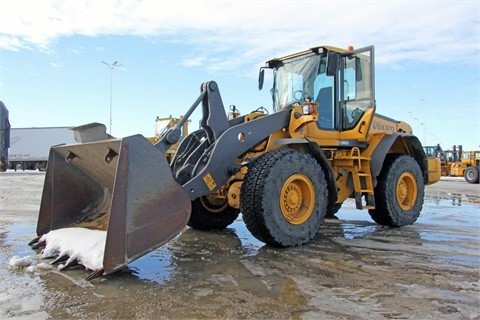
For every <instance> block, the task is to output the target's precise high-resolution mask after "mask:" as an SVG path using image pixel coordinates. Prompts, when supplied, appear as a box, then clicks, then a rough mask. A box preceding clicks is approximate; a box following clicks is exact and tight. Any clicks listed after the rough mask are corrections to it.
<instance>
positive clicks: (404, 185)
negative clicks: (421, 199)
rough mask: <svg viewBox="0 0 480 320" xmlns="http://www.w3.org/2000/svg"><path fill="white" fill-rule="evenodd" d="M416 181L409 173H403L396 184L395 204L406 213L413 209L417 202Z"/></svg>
mask: <svg viewBox="0 0 480 320" xmlns="http://www.w3.org/2000/svg"><path fill="white" fill-rule="evenodd" d="M417 194H418V189H417V181H416V180H415V176H414V175H413V174H411V173H410V172H404V173H403V174H402V175H401V176H400V178H399V179H398V182H397V203H398V205H399V206H400V208H402V210H405V211H408V210H411V209H412V208H413V206H414V205H415V202H416V201H417Z"/></svg>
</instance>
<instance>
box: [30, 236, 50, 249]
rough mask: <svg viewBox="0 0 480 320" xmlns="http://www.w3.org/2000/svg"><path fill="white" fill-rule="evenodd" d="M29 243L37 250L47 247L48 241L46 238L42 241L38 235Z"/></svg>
mask: <svg viewBox="0 0 480 320" xmlns="http://www.w3.org/2000/svg"><path fill="white" fill-rule="evenodd" d="M34 240H36V242H34ZM29 245H30V246H31V247H32V249H34V250H36V249H42V248H45V246H46V245H47V242H46V241H45V240H43V241H40V237H37V238H35V239H33V240H32V241H30V243H29Z"/></svg>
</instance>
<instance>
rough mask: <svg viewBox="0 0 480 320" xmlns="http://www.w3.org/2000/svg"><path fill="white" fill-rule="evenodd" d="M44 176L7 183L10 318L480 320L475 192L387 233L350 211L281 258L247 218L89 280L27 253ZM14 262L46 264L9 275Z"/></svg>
mask: <svg viewBox="0 0 480 320" xmlns="http://www.w3.org/2000/svg"><path fill="white" fill-rule="evenodd" d="M43 177H44V176H43V175H42V174H8V173H7V174H6V175H2V176H0V210H1V214H0V279H1V281H2V288H3V290H2V291H1V292H0V316H1V317H2V318H28V319H48V318H55V319H58V318H89V319H90V318H91V319H119V318H146V319H172V318H173V319H212V318H215V319H217V318H218V319H226V318H229V319H244V318H249V319H250V318H255V319H474V318H479V317H480V313H479V310H480V300H479V299H480V278H479V276H480V274H479V271H480V249H479V248H480V247H479V244H480V234H479V228H480V203H479V201H478V200H479V198H478V197H479V196H480V193H478V192H477V190H478V191H480V189H468V188H472V185H468V184H466V183H465V184H462V183H460V182H459V181H442V182H440V183H439V185H438V186H437V187H436V188H432V187H433V186H432V187H428V188H427V197H426V199H425V205H424V209H423V211H422V214H421V216H420V218H419V219H418V221H417V223H415V224H414V225H411V226H407V227H403V228H399V229H388V228H384V227H380V226H377V225H376V224H374V223H373V222H372V220H371V219H370V218H369V216H368V213H367V212H363V211H358V210H355V209H354V204H353V202H346V203H345V204H344V205H343V207H342V209H341V210H340V211H339V213H338V219H335V220H333V219H329V220H326V222H325V224H324V225H323V227H322V229H321V232H320V234H319V235H318V236H317V237H316V238H315V239H314V241H312V242H311V243H310V244H308V245H306V246H303V247H299V248H293V249H274V248H269V247H266V246H264V245H263V244H262V243H260V242H258V241H257V240H256V239H255V238H253V237H252V236H251V235H250V234H249V232H248V231H247V230H246V228H245V225H244V224H243V222H242V220H241V218H240V219H238V220H237V221H235V222H234V223H233V224H232V225H231V227H230V228H229V229H227V230H224V231H222V232H215V233H206V232H199V231H195V230H192V229H189V228H187V229H185V230H184V231H183V232H182V233H181V234H180V235H179V236H178V237H176V238H175V239H173V240H172V241H170V242H169V243H168V244H167V245H166V246H164V247H162V248H160V249H158V250H156V251H154V252H152V253H150V254H148V255H146V256H144V257H142V258H140V259H138V260H137V261H135V262H133V263H132V264H130V265H129V267H128V269H127V270H125V271H124V272H121V273H118V274H115V275H112V276H109V277H101V278H98V279H95V280H93V281H91V282H87V281H85V280H84V278H85V276H86V275H87V274H88V273H87V272H86V271H85V270H82V269H81V268H78V269H72V270H68V271H65V272H59V271H57V270H56V269H55V268H52V269H47V267H48V266H46V265H42V264H41V263H42V262H43V260H42V259H40V258H39V256H37V255H36V252H34V251H32V250H31V249H30V248H29V247H28V245H27V243H28V241H29V240H31V238H32V237H33V236H34V235H35V226H36V218H37V212H38V205H39V201H40V193H41V188H42V184H43ZM440 184H441V185H440ZM464 187H465V188H467V189H465V190H467V191H462V190H464ZM473 187H474V188H476V186H473ZM450 189H451V190H450ZM15 255H16V256H21V257H22V256H28V255H30V256H32V257H33V260H34V263H37V264H38V265H37V267H36V268H32V269H33V270H30V271H27V269H26V268H8V263H9V260H10V259H11V258H12V257H13V256H15Z"/></svg>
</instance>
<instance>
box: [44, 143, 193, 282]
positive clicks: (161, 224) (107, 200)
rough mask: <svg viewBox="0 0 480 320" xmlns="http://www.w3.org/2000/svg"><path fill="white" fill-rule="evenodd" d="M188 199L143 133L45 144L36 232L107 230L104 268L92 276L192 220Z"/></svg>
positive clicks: (150, 246) (145, 249)
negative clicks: (46, 153)
mask: <svg viewBox="0 0 480 320" xmlns="http://www.w3.org/2000/svg"><path fill="white" fill-rule="evenodd" d="M190 201H191V200H190V198H189V196H188V194H187V193H186V192H185V191H184V190H183V189H182V187H181V186H180V185H179V184H178V183H177V182H176V181H175V180H174V178H173V176H172V173H171V170H170V167H169V165H168V162H167V160H166V158H165V155H164V154H163V153H161V152H160V151H159V150H158V149H157V148H155V146H153V145H152V144H151V143H150V142H149V141H148V140H147V139H146V138H145V137H143V136H142V135H134V136H130V137H126V138H123V139H110V140H101V141H95V142H88V143H80V144H71V145H62V146H56V147H52V148H51V150H50V155H49V160H48V169H47V172H46V176H45V184H44V188H43V194H42V199H41V204H40V212H39V218H38V223H37V235H38V236H41V235H43V234H46V233H48V232H49V231H51V230H56V229H60V228H66V227H87V228H90V229H99V230H105V231H107V235H106V243H105V250H104V255H103V269H98V270H93V271H94V272H93V273H92V274H91V275H90V276H89V277H88V278H90V279H91V278H94V277H97V276H100V275H107V274H111V273H113V272H115V271H117V270H120V269H121V268H123V267H124V266H126V265H127V264H129V263H130V262H132V261H133V260H135V259H137V258H139V257H141V256H143V255H145V254H146V253H148V252H150V251H152V250H154V249H156V248H158V247H159V246H161V245H163V244H165V243H166V242H167V241H169V240H170V239H172V238H173V237H175V236H176V235H177V234H178V233H180V232H181V230H182V229H183V228H184V227H185V226H186V224H187V222H188V219H189V218H190V212H191V202H190ZM92 276H93V277H92ZM88 278H87V279H88Z"/></svg>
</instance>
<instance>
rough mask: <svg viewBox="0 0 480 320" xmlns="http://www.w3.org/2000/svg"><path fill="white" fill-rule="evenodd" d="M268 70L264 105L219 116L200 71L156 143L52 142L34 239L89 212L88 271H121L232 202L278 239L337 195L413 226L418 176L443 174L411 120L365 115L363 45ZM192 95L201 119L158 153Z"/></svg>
mask: <svg viewBox="0 0 480 320" xmlns="http://www.w3.org/2000/svg"><path fill="white" fill-rule="evenodd" d="M267 69H271V70H272V71H273V87H272V89H271V93H272V100H273V109H274V111H275V112H274V113H272V114H269V113H268V112H267V111H266V110H265V109H264V108H259V109H257V110H254V111H252V112H250V113H247V114H245V115H237V116H236V117H227V114H226V112H225V108H224V105H223V103H222V99H221V96H220V92H219V88H218V86H217V84H216V83H215V82H214V81H210V82H206V83H203V84H202V85H201V87H200V95H199V97H198V98H197V100H196V101H195V102H194V103H193V105H192V106H191V107H190V108H189V109H188V111H187V112H186V113H185V115H184V117H183V118H181V119H180V121H179V122H178V123H177V124H176V125H175V126H174V127H173V128H170V129H169V130H168V131H167V132H165V133H163V134H162V135H161V138H160V140H159V141H158V142H156V143H155V144H152V143H151V142H150V141H149V140H148V139H146V138H145V137H143V136H141V135H134V136H130V137H126V138H123V139H106V140H100V141H92V142H89V143H81V144H77V145H67V146H58V147H53V148H52V149H51V152H50V157H49V167H48V170H47V173H46V178H45V185H44V189H43V195H42V200H41V206H40V212H39V218H38V224H37V234H38V236H41V235H43V234H45V233H48V232H49V231H51V230H55V229H60V228H64V227H76V226H80V225H83V224H84V223H86V222H88V223H89V226H90V227H91V228H95V227H97V228H99V229H102V230H105V231H106V232H107V237H106V244H105V250H104V256H103V267H102V268H100V269H98V270H94V272H93V273H92V274H91V275H90V276H89V277H88V278H89V279H92V278H94V277H96V276H99V275H102V274H103V275H106V274H110V273H113V272H115V271H117V270H120V269H122V268H123V267H125V266H126V265H127V264H128V263H130V262H131V261H133V260H135V259H137V258H139V257H141V256H142V255H144V254H146V253H147V252H149V251H151V250H153V249H155V248H157V247H159V246H161V245H163V244H165V243H166V242H167V241H169V240H170V239H172V238H173V237H175V236H176V235H177V234H178V233H180V232H181V231H182V230H183V228H184V227H185V226H186V225H188V226H190V227H192V228H196V229H202V230H213V229H221V228H225V227H227V226H228V225H230V224H231V223H232V222H233V221H235V219H236V218H237V217H238V216H239V214H240V212H241V213H242V217H243V220H244V222H245V224H246V226H247V228H248V230H249V231H250V232H251V233H252V235H253V236H255V237H256V238H257V239H259V240H260V241H262V242H264V243H266V244H267V245H271V246H278V247H293V246H299V245H303V244H306V243H308V242H309V241H311V240H312V239H313V238H314V237H315V236H316V235H317V233H318V232H319V230H320V226H321V225H322V223H323V221H324V218H325V217H327V216H332V215H334V214H335V213H336V212H337V211H338V210H339V208H340V207H341V205H342V203H343V202H344V201H345V200H347V199H348V198H353V199H355V204H356V208H357V209H366V210H368V212H369V214H370V216H371V218H372V219H373V220H374V221H375V222H377V223H378V224H381V225H385V226H390V227H400V226H404V225H408V224H412V223H414V222H415V221H416V219H417V217H418V216H419V214H420V211H421V210H422V206H423V198H424V186H425V185H426V184H431V183H435V182H437V181H438V180H439V179H440V161H439V159H437V158H428V157H427V156H426V155H425V152H424V150H423V148H422V145H421V143H420V142H419V140H418V138H417V137H415V136H414V135H412V133H411V128H410V126H409V125H408V124H406V123H404V122H401V121H396V120H394V119H391V118H388V117H385V116H382V115H379V114H377V113H376V103H375V90H374V89H375V86H374V47H373V46H369V47H365V48H362V49H358V50H353V48H349V49H348V50H344V49H340V48H335V47H330V46H318V47H313V48H311V49H308V50H306V51H302V52H299V53H296V54H292V55H288V56H285V57H282V58H275V59H272V60H269V61H267V63H266V66H265V67H263V68H261V69H260V75H259V89H261V88H262V87H263V84H264V74H265V70H267ZM200 105H201V108H202V114H203V116H202V120H201V127H200V129H198V130H196V131H193V132H191V133H190V134H188V135H187V136H185V137H184V138H183V139H182V140H181V142H180V144H179V145H178V147H177V149H176V151H175V154H174V155H173V157H172V159H171V161H167V159H166V157H165V152H166V151H167V150H168V149H169V148H170V146H172V145H174V144H175V143H177V142H178V141H179V138H180V136H181V129H182V127H183V125H184V124H185V122H186V121H188V119H189V117H190V115H191V114H192V113H193V112H194V110H195V109H196V108H197V107H198V106H200ZM56 184H61V188H55V185H56ZM100 220H102V221H107V223H106V224H105V223H102V224H100V223H98V225H97V224H96V222H97V221H100ZM37 240H38V238H37ZM35 242H36V241H35V240H34V241H32V242H31V243H32V244H34V243H35Z"/></svg>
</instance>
